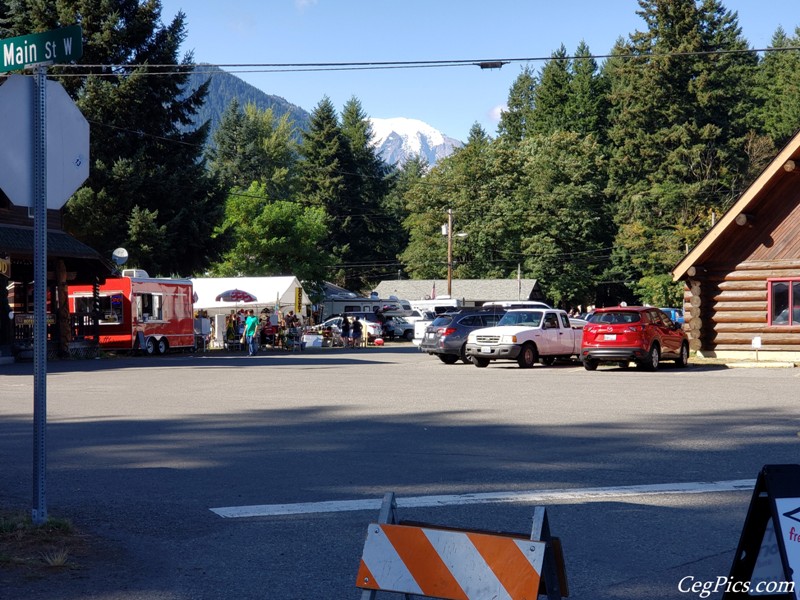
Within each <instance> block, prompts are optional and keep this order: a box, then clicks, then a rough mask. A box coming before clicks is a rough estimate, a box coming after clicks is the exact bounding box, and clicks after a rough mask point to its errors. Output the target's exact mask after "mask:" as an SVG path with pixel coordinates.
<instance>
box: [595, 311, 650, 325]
mask: <svg viewBox="0 0 800 600" xmlns="http://www.w3.org/2000/svg"><path fill="white" fill-rule="evenodd" d="M641 320H642V319H641V316H640V315H639V313H638V312H633V311H623V310H614V311H609V312H596V313H594V314H593V315H592V316H591V317H590V318H589V323H604V324H606V325H623V324H625V323H638V322H639V321H641Z"/></svg>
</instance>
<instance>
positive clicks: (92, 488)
mask: <svg viewBox="0 0 800 600" xmlns="http://www.w3.org/2000/svg"><path fill="white" fill-rule="evenodd" d="M31 373H32V365H31V364H17V365H9V366H0V464H2V467H0V508H3V509H10V510H14V509H19V510H29V509H30V507H31V503H32V430H33V425H32V405H33V381H32V376H31ZM799 375H800V374H798V373H797V369H726V368H723V367H720V366H697V365H692V366H690V367H689V368H688V369H685V370H683V369H678V368H675V367H673V366H672V365H671V364H663V365H662V368H661V369H660V370H659V371H658V372H656V373H644V372H639V371H637V370H635V369H631V370H626V371H623V370H621V369H618V368H611V367H601V368H600V369H599V370H598V371H596V372H593V373H589V372H586V371H584V369H583V368H581V367H580V366H575V365H561V366H555V367H543V366H536V367H535V368H533V369H530V370H523V369H519V368H518V367H516V365H513V364H511V363H507V364H503V363H497V364H493V365H492V366H490V367H489V368H486V369H476V368H474V367H473V366H471V365H463V364H461V363H459V364H456V365H452V366H446V365H444V364H442V363H440V362H439V361H438V360H436V359H435V358H433V357H430V356H427V355H424V354H421V353H419V352H418V351H417V350H416V348H414V347H412V346H410V345H409V344H396V345H392V346H391V347H386V348H373V349H367V350H349V351H345V350H340V349H336V350H329V349H325V350H315V351H313V352H312V351H309V352H306V353H303V354H286V353H281V352H276V353H273V354H269V353H267V354H263V355H260V356H257V357H253V358H249V357H247V356H231V355H224V354H215V353H209V354H206V355H198V356H190V355H170V356H166V357H155V358H145V357H126V358H116V359H112V360H94V361H92V360H89V361H74V362H53V363H50V365H49V374H48V379H47V389H48V393H47V396H48V428H47V447H48V467H47V488H46V490H47V506H48V511H49V514H50V515H53V516H58V517H66V518H69V519H71V520H72V521H73V522H74V523H75V524H76V526H77V527H78V528H79V529H81V530H82V531H85V532H86V533H87V534H89V536H90V538H89V539H90V540H91V545H92V548H93V550H94V552H93V553H92V554H91V555H89V556H88V557H85V558H83V559H82V560H81V563H80V567H79V568H77V569H73V570H67V571H65V572H62V573H58V574H55V575H50V576H47V577H44V578H36V579H30V578H27V577H24V576H22V575H21V574H20V572H19V571H13V570H8V569H5V570H4V569H3V567H2V566H0V598H3V599H17V598H20V599H22V598H25V599H26V600H27V599H31V600H37V599H48V600H49V599H53V600H56V599H58V600H77V599H81V600H84V599H91V600H216V599H220V600H225V599H232V598H235V599H237V600H249V599H254V600H255V599H267V600H272V599H276V600H284V599H297V600H311V599H315V600H316V599H320V600H328V599H330V600H338V599H347V598H351V599H356V598H360V597H361V594H360V591H359V590H357V589H356V588H355V574H356V570H357V567H358V561H359V557H360V555H361V549H362V547H363V542H364V538H365V535H366V528H367V525H368V524H369V523H370V522H373V521H375V520H376V519H377V514H378V508H377V506H378V505H379V503H380V499H381V498H382V497H383V495H384V494H385V493H386V492H388V491H393V492H395V493H396V494H397V496H398V500H399V501H400V503H401V508H400V509H399V516H400V517H401V518H403V519H408V520H416V521H424V522H428V523H433V524H441V525H449V526H454V527H463V528H477V529H487V530H500V531H513V532H520V533H526V532H529V531H530V524H531V516H532V513H533V507H534V505H535V504H543V505H545V506H546V507H547V510H548V514H549V518H550V524H551V528H552V531H553V534H554V535H556V536H558V537H560V538H561V539H562V542H563V547H564V553H565V560H566V566H567V575H568V579H569V584H570V592H571V594H570V597H571V598H573V599H575V600H605V599H631V600H634V599H635V600H639V599H642V598H648V599H650V600H658V599H662V598H664V599H666V598H684V599H687V600H688V599H692V600H693V599H694V598H697V597H698V595H697V594H691V593H682V592H680V591H679V589H678V582H679V581H680V580H681V579H682V578H683V577H686V576H692V577H694V578H695V580H697V581H705V580H712V579H715V578H716V577H718V576H725V575H727V574H728V571H729V570H730V566H731V562H732V560H733V553H734V551H735V548H736V544H737V542H738V539H739V535H740V533H741V529H742V525H743V523H744V516H745V513H746V511H747V507H748V504H749V501H750V496H751V493H752V486H751V485H750V484H749V483H746V484H745V485H744V486H741V485H740V486H739V487H735V486H734V488H733V491H716V492H711V491H703V489H702V488H700V487H697V484H698V483H701V482H713V481H719V482H732V481H737V480H745V481H746V482H749V481H750V480H753V479H755V477H756V476H757V474H758V472H759V470H760V469H761V467H762V466H763V465H764V464H779V463H798V462H800V460H798V451H799V450H800V437H798V431H800V422H799V421H798V411H797V406H796V405H797V398H798V388H800V376H799ZM677 483H685V484H689V486H688V487H690V488H692V489H695V488H696V489H695V491H698V490H699V491H701V492H703V493H662V492H660V491H659V489H658V488H651V487H649V486H655V485H660V484H677ZM630 486H646V487H644V488H634V489H631V488H630ZM609 487H611V488H621V489H619V490H617V491H614V490H612V491H610V492H607V494H606V495H603V496H596V495H595V496H594V497H593V494H592V492H591V491H590V490H591V489H594V488H609ZM722 489H724V490H730V489H731V488H730V487H725V486H723V488H722ZM500 492H513V493H515V494H516V495H514V494H509V495H508V496H507V497H505V498H498V497H497V495H496V494H497V493H500ZM525 492H540V493H541V492H548V493H547V494H546V495H543V496H540V497H538V498H537V497H531V496H525V495H524V493H525ZM480 494H485V496H479V495H480ZM476 495H478V496H476ZM432 496H433V497H441V496H445V498H444V499H442V498H435V499H434V500H432V501H428V500H430V497H432ZM408 498H414V499H417V500H416V501H415V502H416V503H417V505H416V506H405V507H404V506H403V501H404V499H408ZM426 499H427V500H426ZM470 499H471V501H472V502H474V503H469V502H468V500H470ZM359 500H360V501H370V503H371V504H370V505H369V506H368V507H364V506H363V505H358V504H349V502H351V501H359ZM320 502H326V503H331V504H325V505H322V506H321V505H308V504H306V503H320ZM276 505H290V507H289V508H290V509H291V510H293V511H294V514H275V513H276V512H280V511H278V510H277V509H276ZM252 506H258V507H260V508H259V509H258V510H256V511H255V512H256V513H257V514H258V515H260V516H244V517H229V518H223V517H222V516H220V514H219V512H215V511H213V510H212V509H220V508H225V509H233V511H232V514H234V513H235V512H236V510H240V509H239V508H238V507H252ZM284 508H286V507H284ZM259 511H260V512H259ZM380 597H381V595H379V598H380ZM393 597H399V596H392V595H386V598H387V600H388V598H393ZM710 597H711V598H719V597H721V596H720V594H715V595H711V596H710Z"/></svg>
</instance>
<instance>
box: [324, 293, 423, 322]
mask: <svg viewBox="0 0 800 600" xmlns="http://www.w3.org/2000/svg"><path fill="white" fill-rule="evenodd" d="M322 308H323V316H322V318H323V319H326V318H328V317H332V316H334V315H341V314H344V313H359V312H365V313H374V312H376V311H378V310H380V311H382V312H383V313H384V314H386V315H392V316H396V317H404V316H406V315H409V314H411V310H412V309H411V304H410V303H409V302H408V300H401V299H399V298H396V297H394V296H390V297H389V298H388V299H386V298H378V296H377V295H372V296H370V297H369V298H367V297H361V296H357V295H356V294H337V295H335V296H329V297H327V298H325V300H324V301H323V303H322Z"/></svg>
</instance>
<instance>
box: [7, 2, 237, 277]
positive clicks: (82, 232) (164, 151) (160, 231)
mask: <svg viewBox="0 0 800 600" xmlns="http://www.w3.org/2000/svg"><path fill="white" fill-rule="evenodd" d="M6 16H7V19H6V21H5V23H6V24H5V27H6V32H7V34H9V35H24V34H27V33H30V32H32V31H46V30H50V29H55V28H58V27H62V26H67V25H72V24H75V23H80V24H81V27H82V30H83V37H84V40H85V41H84V45H83V48H84V50H83V57H82V58H81V61H80V62H81V63H82V64H83V65H86V66H83V67H80V68H79V69H71V68H58V67H52V68H51V69H50V70H49V73H50V74H51V75H54V76H58V75H60V74H61V73H65V72H66V73H67V74H74V73H78V74H79V76H77V77H74V76H68V77H57V78H58V79H59V80H60V81H61V83H62V84H63V85H64V87H65V88H66V89H67V91H68V93H69V94H70V95H71V96H72V98H73V99H75V100H76V102H77V105H78V107H79V108H80V110H81V112H82V113H83V114H84V116H85V117H86V118H87V120H88V121H89V122H90V124H91V147H90V160H91V163H92V167H91V170H90V176H89V179H88V180H87V182H86V184H85V185H84V187H83V188H81V189H80V190H79V191H78V192H77V193H76V194H75V196H73V198H72V199H71V200H70V201H69V202H68V203H67V205H66V208H65V212H64V220H65V225H66V228H67V229H68V231H70V232H71V233H73V234H74V235H76V236H77V237H78V238H80V239H81V240H83V241H84V242H86V243H87V244H89V245H90V246H92V247H94V248H95V249H96V250H98V251H99V252H100V253H101V254H103V255H110V253H111V251H112V250H113V249H114V248H116V247H117V246H121V245H123V246H127V247H128V250H129V252H130V254H131V258H132V263H133V264H136V265H138V266H141V267H144V268H146V269H148V270H151V271H154V273H186V274H188V273H192V272H195V271H198V270H200V269H202V268H203V267H204V266H205V265H206V264H207V262H208V260H209V258H210V257H211V256H212V255H213V253H214V251H215V247H214V245H213V244H211V243H209V239H210V237H211V232H212V231H213V229H214V227H215V226H216V225H217V224H218V223H219V221H220V219H221V217H222V203H223V200H224V198H223V196H222V195H221V194H219V193H218V192H216V191H215V190H216V188H215V186H214V185H213V181H212V180H211V179H209V177H208V176H207V173H206V169H205V164H204V162H203V161H202V160H201V155H202V148H203V144H204V143H205V139H206V136H207V128H206V127H205V126H203V127H199V128H198V129H196V130H193V131H183V130H182V127H183V126H185V125H188V124H189V123H190V122H191V119H192V116H193V115H194V114H195V112H196V111H197V109H198V107H199V106H200V105H201V104H202V102H203V99H204V97H205V94H206V86H201V87H200V88H199V89H198V90H197V91H195V92H193V93H191V94H189V95H188V96H187V95H184V93H183V91H184V86H185V84H186V82H187V78H188V73H189V70H190V67H189V66H188V65H190V64H191V62H192V57H191V54H187V55H186V56H185V57H184V58H183V59H182V60H181V61H180V63H179V59H178V49H179V47H180V44H181V42H182V41H183V40H184V39H185V37H186V30H185V26H184V15H183V13H178V15H176V16H175V18H174V19H172V21H171V22H170V23H169V24H168V25H166V26H163V25H161V23H160V18H161V3H160V2H159V1H158V0H150V1H148V2H145V3H140V2H138V1H136V0H83V1H81V2H77V1H72V2H69V1H65V2H52V3H51V2H40V1H37V0H11V1H9V2H8V8H7V13H6ZM176 64H177V65H179V66H178V67H174V66H167V67H152V66H149V65H176ZM181 65H182V66H181ZM176 70H177V71H179V73H178V74H177V75H176V74H175V71H176ZM144 215H146V220H150V221H153V222H152V227H148V230H149V231H150V232H151V234H152V235H157V236H160V240H159V241H158V243H153V244H146V245H144V246H138V245H137V244H138V243H139V242H140V240H141V237H140V236H141V231H142V221H141V219H142V217H143V216H144Z"/></svg>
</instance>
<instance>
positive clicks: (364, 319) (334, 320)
mask: <svg viewBox="0 0 800 600" xmlns="http://www.w3.org/2000/svg"><path fill="white" fill-rule="evenodd" d="M343 316H346V317H348V318H349V319H350V321H351V322H352V321H353V317H358V320H359V321H361V324H362V326H363V327H364V328H365V330H366V332H367V337H368V339H369V341H371V342H372V341H375V339H377V338H379V337H381V336H382V335H383V328H382V327H381V324H380V321H378V318H377V317H376V316H375V314H374V313H368V312H359V313H345V314H344V315H337V316H335V317H331V318H330V319H328V320H326V321H324V322H323V323H322V324H321V325H320V329H321V330H324V329H325V328H326V327H331V329H332V330H333V332H334V333H335V334H337V335H341V332H342V318H343Z"/></svg>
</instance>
